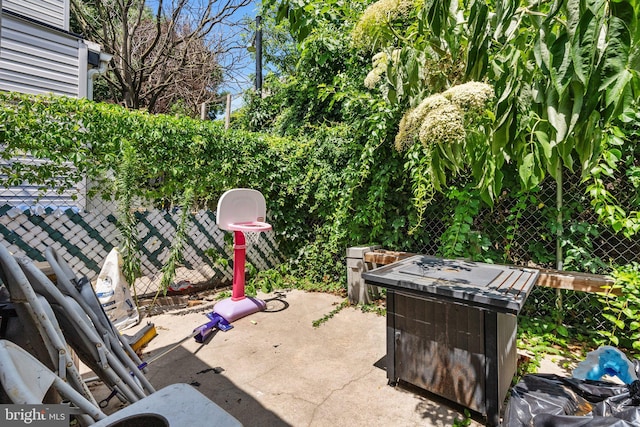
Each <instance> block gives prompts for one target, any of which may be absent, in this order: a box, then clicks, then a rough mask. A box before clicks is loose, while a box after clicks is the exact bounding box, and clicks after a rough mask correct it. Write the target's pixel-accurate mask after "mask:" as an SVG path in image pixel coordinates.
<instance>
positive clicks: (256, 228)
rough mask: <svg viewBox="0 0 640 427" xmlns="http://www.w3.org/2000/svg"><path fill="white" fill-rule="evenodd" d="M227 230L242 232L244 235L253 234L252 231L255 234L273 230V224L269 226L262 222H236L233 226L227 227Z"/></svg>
mask: <svg viewBox="0 0 640 427" xmlns="http://www.w3.org/2000/svg"><path fill="white" fill-rule="evenodd" d="M227 230H230V231H242V232H243V233H246V232H251V231H252V232H254V233H259V232H261V231H269V230H271V224H267V223H266V222H260V221H250V222H234V223H232V224H228V225H227Z"/></svg>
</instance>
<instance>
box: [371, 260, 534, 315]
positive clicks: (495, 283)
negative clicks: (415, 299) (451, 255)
mask: <svg viewBox="0 0 640 427" xmlns="http://www.w3.org/2000/svg"><path fill="white" fill-rule="evenodd" d="M538 274H539V272H538V270H534V269H528V268H522V267H513V266H506V265H494V264H484V263H477V262H471V261H463V260H449V259H443V258H435V257H430V256H425V255H416V256H413V257H410V258H406V259H404V260H401V261H398V262H395V263H393V264H389V265H386V266H384V267H380V268H377V269H375V270H372V271H369V272H366V273H363V274H362V277H363V278H364V279H365V281H366V282H367V283H368V284H371V285H376V286H383V287H387V288H390V289H395V290H405V291H410V292H412V293H418V294H424V295H425V296H431V297H433V298H436V297H441V298H444V299H449V300H455V301H458V302H461V303H465V304H467V305H471V306H480V307H485V308H490V309H492V310H495V311H502V312H509V313H514V314H518V313H519V312H520V310H521V309H522V306H523V305H524V302H525V300H526V299H527V296H529V293H530V292H531V289H533V286H534V285H535V283H536V281H537V280H538Z"/></svg>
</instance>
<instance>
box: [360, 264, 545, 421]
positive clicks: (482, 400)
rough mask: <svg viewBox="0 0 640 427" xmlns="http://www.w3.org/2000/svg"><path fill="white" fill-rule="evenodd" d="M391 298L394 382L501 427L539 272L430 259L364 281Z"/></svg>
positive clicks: (390, 345)
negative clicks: (522, 319)
mask: <svg viewBox="0 0 640 427" xmlns="http://www.w3.org/2000/svg"><path fill="white" fill-rule="evenodd" d="M362 276H363V277H364V279H365V281H366V282H367V283H368V284H371V285H375V286H383V287H386V288H387V289H388V291H387V378H388V379H389V381H390V383H392V384H395V383H396V382H397V381H398V380H402V381H405V382H408V383H411V384H414V385H416V386H418V387H421V388H423V389H425V390H428V391H430V392H432V393H435V394H438V395H440V396H442V397H445V398H447V399H449V400H451V401H453V402H456V403H459V404H461V405H463V406H465V407H467V408H469V409H471V410H474V411H476V412H479V413H481V414H483V415H485V416H486V417H487V423H488V424H490V425H498V424H499V415H500V409H501V408H502V405H503V402H504V399H505V397H506V394H507V391H508V390H509V387H510V385H511V380H512V378H513V376H514V374H515V372H516V362H517V354H516V328H517V324H516V323H517V322H516V316H517V314H518V313H519V312H520V310H521V309H522V306H523V305H524V302H525V300H526V298H527V296H528V295H529V292H530V291H531V289H532V288H533V286H534V284H535V282H536V280H537V278H538V271H537V270H533V269H526V268H520V267H510V266H502V265H493V264H483V263H475V262H469V261H462V260H448V259H442V258H434V257H428V256H423V255H417V256H413V257H411V258H407V259H405V260H402V261H398V262H396V263H393V264H390V265H387V266H384V267H381V268H378V269H375V270H372V271H370V272H367V273H363V275H362Z"/></svg>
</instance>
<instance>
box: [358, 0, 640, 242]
mask: <svg viewBox="0 0 640 427" xmlns="http://www.w3.org/2000/svg"><path fill="white" fill-rule="evenodd" d="M381 3H385V4H387V3H389V4H391V3H390V2H388V1H387V2H383V1H380V2H378V3H376V4H374V5H372V6H371V7H374V6H375V5H379V4H381ZM391 7H395V8H401V2H396V3H395V4H391ZM639 14H640V4H639V3H638V2H637V1H635V0H631V1H608V0H592V1H579V0H578V1H574V0H568V1H563V0H557V1H550V2H537V3H531V4H529V3H527V4H523V3H518V2H515V3H514V2H506V1H501V2H497V3H485V2H483V1H478V0H469V1H465V2H463V3H461V4H459V3H458V2H457V1H442V0H435V1H433V2H427V3H425V6H424V7H423V8H422V10H421V11H420V12H419V13H418V14H417V19H416V20H415V21H414V22H408V23H406V24H405V25H404V26H402V27H401V28H402V29H403V31H402V32H399V31H398V26H397V25H395V24H394V22H393V21H384V20H380V22H379V25H381V26H384V27H386V31H381V30H379V31H375V32H373V31H370V38H371V42H370V43H369V45H376V46H379V47H380V49H381V51H382V54H383V55H385V57H386V58H388V60H387V61H386V62H384V63H383V64H382V65H381V64H380V61H379V60H378V62H377V63H375V64H374V69H373V71H372V72H376V71H377V74H378V77H381V76H382V75H384V77H385V79H383V80H382V83H381V89H382V90H383V93H385V94H386V96H387V99H388V100H389V101H390V102H392V103H397V102H405V103H407V104H408V105H410V106H413V107H415V106H416V105H417V104H418V103H420V102H422V101H423V100H424V99H426V98H427V97H428V96H429V95H431V94H434V93H439V92H441V91H443V90H446V89H448V88H449V87H451V86H453V85H455V84H458V83H460V82H465V81H473V80H478V81H483V80H484V81H487V82H489V83H491V84H492V85H493V86H494V90H495V93H496V102H495V106H494V107H493V109H492V112H491V113H490V116H489V117H493V123H492V124H491V126H490V128H489V132H488V133H487V135H486V139H487V142H486V144H485V146H484V147H482V146H480V145H478V144H466V145H465V142H468V141H463V140H460V141H459V144H458V145H459V150H458V151H457V152H456V151H455V150H454V148H452V151H453V152H454V156H441V158H440V159H438V160H439V161H438V162H429V164H427V165H424V166H425V167H426V171H427V172H429V171H430V174H431V175H432V176H433V177H438V176H444V174H445V173H446V171H450V172H451V171H453V172H454V173H457V172H459V171H462V169H461V168H459V163H461V162H463V163H466V164H469V165H470V168H469V169H464V170H465V171H466V170H468V171H469V172H470V173H471V174H472V175H473V177H474V179H475V181H476V182H477V183H478V186H479V187H480V188H481V190H482V195H483V196H484V199H485V201H487V202H488V203H492V200H493V199H494V197H495V196H496V195H498V194H499V193H500V191H501V189H502V183H503V180H504V177H505V173H511V170H512V169H511V166H510V165H514V166H515V168H516V171H517V176H518V177H519V180H520V185H521V187H522V188H523V189H525V190H526V189H532V188H535V187H536V186H537V185H538V184H539V183H540V182H541V181H542V180H543V179H544V178H545V176H547V175H551V176H552V177H553V178H554V179H556V180H557V181H558V188H559V190H560V189H561V186H562V173H563V169H567V170H568V171H569V172H574V171H579V172H580V173H582V175H583V177H585V179H588V178H589V177H591V179H592V180H593V184H592V186H591V187H590V194H591V195H592V196H593V198H594V204H595V205H596V206H597V210H598V212H599V214H600V216H601V217H602V218H603V219H605V220H607V221H608V222H609V223H610V224H611V225H613V227H614V229H616V230H623V231H625V233H626V234H633V233H635V232H637V231H640V215H639V214H638V212H634V211H632V212H624V211H623V210H622V209H621V208H620V207H619V205H618V204H617V202H616V201H615V199H613V196H611V194H610V193H609V192H607V191H606V187H605V186H604V185H603V184H602V181H601V180H600V177H601V176H602V175H603V174H605V175H607V174H609V175H611V174H612V173H613V170H614V169H615V167H616V165H618V164H619V163H621V162H622V151H623V150H621V149H620V147H621V146H623V145H625V144H627V143H628V142H625V135H627V134H628V132H626V131H624V129H625V128H628V127H629V124H630V123H635V125H633V124H632V125H631V126H632V127H633V126H636V127H637V123H638V104H637V99H638V97H639V95H640V93H639V92H640V54H639V52H640V50H639V46H640V30H639V26H638V17H639V16H638V15H639ZM365 15H366V14H365ZM364 17H365V16H364V15H363V19H364ZM359 37H360V39H362V36H361V35H360V36H359ZM361 43H362V42H361ZM374 58H375V57H374ZM423 143H424V141H423ZM452 147H455V144H454V145H453V146H452Z"/></svg>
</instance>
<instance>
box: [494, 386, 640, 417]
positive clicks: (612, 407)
mask: <svg viewBox="0 0 640 427" xmlns="http://www.w3.org/2000/svg"><path fill="white" fill-rule="evenodd" d="M639 404H640V381H635V382H634V383H632V384H628V385H627V384H614V383H610V382H605V381H590V380H579V379H576V378H563V377H560V376H558V375H553V374H533V375H525V376H524V377H523V378H522V380H521V381H520V382H519V383H518V384H516V385H515V386H514V387H513V388H512V389H511V398H510V399H509V403H508V404H507V408H506V410H505V414H504V418H503V425H504V426H505V427H519V426H527V427H529V426H533V427H552V426H553V427H577V426H580V427H582V426H588V427H605V426H607V427H638V426H640V406H638V405H639Z"/></svg>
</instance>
